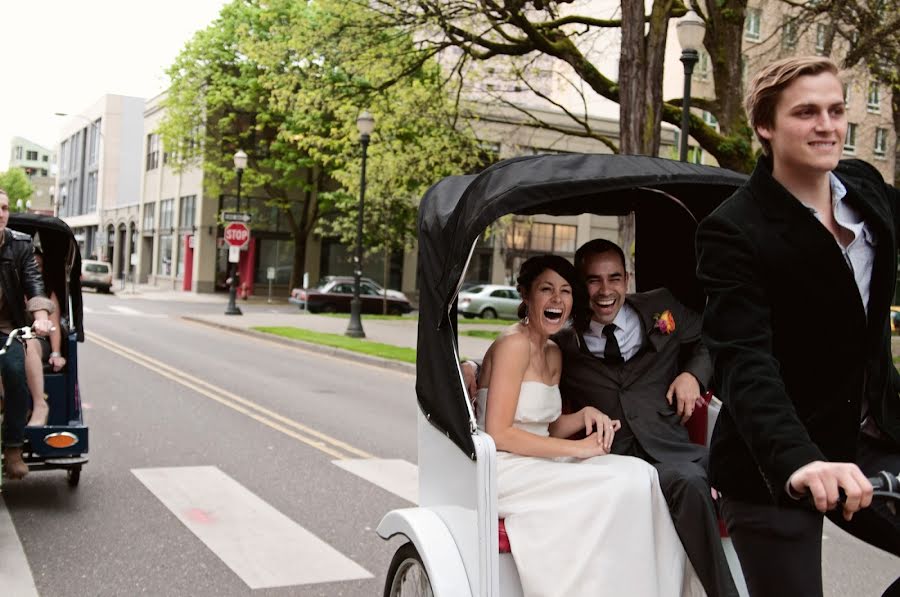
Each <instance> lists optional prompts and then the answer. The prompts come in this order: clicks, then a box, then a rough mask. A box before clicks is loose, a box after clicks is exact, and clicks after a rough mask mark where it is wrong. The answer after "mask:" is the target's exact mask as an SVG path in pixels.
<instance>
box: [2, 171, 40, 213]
mask: <svg viewBox="0 0 900 597" xmlns="http://www.w3.org/2000/svg"><path fill="white" fill-rule="evenodd" d="M0 189H3V190H4V191H6V194H7V195H8V196H9V208H10V210H11V211H22V210H23V209H24V207H23V208H22V209H19V208H18V207H17V206H16V203H17V202H18V201H20V200H21V201H22V202H23V203H24V202H25V201H26V200H27V199H28V198H29V197H31V196H32V195H33V194H34V187H33V186H31V181H29V180H28V175H27V174H25V171H24V170H22V169H21V168H10V169H9V170H7V171H6V172H2V173H0Z"/></svg>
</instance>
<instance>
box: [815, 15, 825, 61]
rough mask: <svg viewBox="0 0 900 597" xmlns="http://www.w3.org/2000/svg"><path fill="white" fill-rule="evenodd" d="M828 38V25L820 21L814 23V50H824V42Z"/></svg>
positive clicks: (820, 51)
mask: <svg viewBox="0 0 900 597" xmlns="http://www.w3.org/2000/svg"><path fill="white" fill-rule="evenodd" d="M827 38H828V26H827V25H824V24H822V23H819V24H818V25H816V52H819V53H820V54H821V53H824V52H825V42H826V41H827Z"/></svg>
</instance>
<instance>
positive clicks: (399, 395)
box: [0, 293, 900, 597]
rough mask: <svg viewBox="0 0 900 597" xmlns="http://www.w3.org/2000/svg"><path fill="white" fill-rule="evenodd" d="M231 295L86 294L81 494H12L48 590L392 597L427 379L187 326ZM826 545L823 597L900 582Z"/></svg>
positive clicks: (839, 545)
mask: <svg viewBox="0 0 900 597" xmlns="http://www.w3.org/2000/svg"><path fill="white" fill-rule="evenodd" d="M217 298H218V299H221V300H217V302H189V303H188V302H174V301H158V300H144V299H141V298H134V297H132V298H126V297H124V296H122V297H120V296H116V295H112V296H106V295H100V294H93V293H86V294H85V305H86V313H85V332H86V335H87V341H86V342H85V343H84V344H83V345H81V346H80V347H79V349H80V353H79V358H80V386H81V394H82V400H83V402H84V406H85V420H86V423H87V424H88V425H89V426H90V434H91V435H90V437H91V448H90V454H89V457H90V462H89V463H88V464H87V465H86V466H85V468H84V471H83V473H82V477H81V484H80V486H79V487H77V488H76V489H70V488H69V487H67V485H66V482H65V475H64V474H63V473H62V472H60V471H49V472H35V473H32V474H31V475H29V476H28V478H27V479H26V480H24V481H22V482H13V481H8V480H7V481H4V483H3V492H2V494H0V497H2V499H0V514H2V508H3V504H5V508H6V509H7V510H8V511H9V514H10V515H11V518H12V522H13V524H14V527H15V531H16V533H17V534H18V538H19V540H20V541H21V547H22V549H23V550H24V554H25V556H26V557H27V562H28V568H30V572H31V575H32V576H33V581H34V585H35V586H36V588H37V594H39V595H67V596H81V595H85V596H87V595H91V596H93V595H126V594H128V595H131V594H138V593H142V594H147V595H196V596H203V595H247V594H251V593H252V594H254V595H304V596H305V595H310V596H312V595H322V596H332V595H344V596H356V595H358V596H364V595H365V596H369V595H377V594H380V593H381V590H382V586H383V583H384V575H385V572H386V570H387V567H388V563H389V561H390V558H391V556H392V555H393V551H394V549H396V547H397V546H398V545H399V540H394V541H392V542H391V543H390V544H388V543H385V542H384V541H382V540H381V539H380V538H379V537H378V536H377V535H376V534H375V532H374V528H375V527H376V526H377V524H378V522H379V520H380V519H381V517H382V516H383V515H384V514H385V513H386V512H388V511H389V510H391V509H394V508H402V507H409V506H411V505H412V502H411V500H413V499H414V496H415V483H414V481H415V466H414V465H415V463H416V437H415V412H416V411H415V409H416V402H415V390H414V383H415V379H414V376H412V375H410V374H408V373H405V372H400V371H394V370H389V369H384V368H379V367H375V366H372V365H367V364H362V363H355V362H351V361H347V360H342V359H338V358H334V357H330V356H325V355H322V354H317V353H315V352H311V351H307V350H304V349H301V348H294V347H290V346H285V345H282V344H276V343H272V342H268V341H265V340H261V339H257V338H253V337H248V336H246V335H242V334H238V333H234V332H230V331H227V330H223V329H218V328H214V327H209V326H205V325H202V324H199V323H193V322H188V321H184V320H183V319H181V316H184V315H203V314H221V312H222V309H223V307H224V298H221V297H217ZM241 308H242V309H244V312H245V313H248V314H249V313H252V312H256V311H262V312H272V313H275V314H279V315H280V316H283V321H282V323H281V324H280V325H293V321H297V318H300V317H312V316H308V315H299V314H298V312H297V310H296V308H295V307H293V306H289V305H265V304H255V305H246V306H245V305H243V304H242V305H241ZM414 329H415V327H414V324H410V330H412V331H411V333H413V334H414ZM403 496H405V497H403ZM3 530H4V529H3V517H0V539H2V538H4V537H6V538H7V540H8V538H9V533H4V532H3ZM4 549H8V546H4V545H0V553H3V550H4ZM824 550H825V556H824V557H825V562H824V569H825V586H826V595H830V596H837V595H855V596H856V595H858V596H866V595H880V594H881V591H882V590H883V589H884V588H885V587H886V586H887V584H889V582H890V581H891V580H893V578H895V577H896V576H897V575H898V574H900V559H898V558H896V557H894V556H891V555H888V554H886V553H884V552H881V551H879V550H876V549H874V548H871V547H868V546H866V545H864V544H862V543H860V542H858V541H857V540H855V539H853V538H852V537H849V536H848V535H846V534H845V533H843V532H842V531H840V530H839V529H837V528H836V527H834V526H831V525H827V526H826V539H825V541H824ZM0 565H2V564H0ZM13 572H15V571H13ZM20 572H21V571H20ZM0 573H2V574H10V571H8V570H5V569H3V568H0ZM0 576H2V575H0ZM3 594H4V595H9V593H6V592H5V591H3ZM24 594H28V593H23V595H24ZM30 594H34V593H30ZM12 597H17V596H15V595H14V596H12Z"/></svg>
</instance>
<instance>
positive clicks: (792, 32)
mask: <svg viewBox="0 0 900 597" xmlns="http://www.w3.org/2000/svg"><path fill="white" fill-rule="evenodd" d="M781 47H782V48H784V49H786V50H790V49H793V48H795V47H797V21H796V20H795V19H794V18H793V17H785V18H784V23H783V24H782V25H781Z"/></svg>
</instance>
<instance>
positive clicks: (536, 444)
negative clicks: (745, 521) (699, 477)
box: [476, 255, 704, 597]
mask: <svg viewBox="0 0 900 597" xmlns="http://www.w3.org/2000/svg"><path fill="white" fill-rule="evenodd" d="M517 282H518V288H519V293H520V294H521V295H522V297H523V301H522V305H521V306H520V307H519V317H520V318H521V321H520V322H519V323H516V324H514V325H512V326H510V327H509V328H508V329H507V330H506V331H505V332H504V333H503V334H502V335H501V336H500V337H499V338H498V339H497V340H496V341H495V342H494V343H493V344H492V345H491V347H490V349H489V350H488V352H487V354H486V355H485V358H484V363H483V366H482V372H481V376H480V380H481V382H482V386H483V387H481V388H480V389H479V390H478V393H477V395H476V402H477V404H478V407H479V408H478V411H479V416H481V415H483V417H484V418H483V420H482V421H480V424H481V425H482V426H483V428H484V429H485V431H487V433H488V434H490V436H491V437H492V438H493V439H494V442H495V444H496V446H497V486H498V506H499V512H500V517H501V518H504V519H505V524H506V531H507V533H508V535H509V538H510V544H511V546H512V555H513V558H514V559H515V562H516V567H517V568H518V571H519V576H520V578H521V581H522V587H523V589H524V591H525V595H526V596H535V597H536V596H541V597H548V596H552V595H558V596H560V597H562V596H566V597H575V596H581V595H583V596H585V597H587V596H590V597H597V596H600V595H622V596H625V595H628V596H637V597H663V596H666V597H668V596H672V597H677V596H679V595H704V592H703V589H702V587H701V585H700V582H699V581H698V580H697V578H696V575H695V574H694V571H693V568H691V565H690V563H689V561H688V559H687V556H686V555H685V552H684V549H683V548H682V546H681V543H680V541H679V539H678V535H677V534H676V532H675V527H674V526H673V524H672V520H671V518H670V517H669V511H668V508H667V506H666V501H665V498H664V497H663V494H662V491H661V490H660V488H659V481H658V479H657V475H656V469H654V468H653V467H652V466H651V465H649V464H647V463H646V462H644V461H642V460H639V459H637V458H632V457H629V456H618V455H611V454H609V449H610V446H611V445H612V436H613V433H614V432H615V430H616V429H618V428H619V426H620V423H619V421H614V420H610V419H609V417H607V416H606V415H604V414H603V413H602V412H600V411H599V410H597V409H595V408H592V407H587V408H584V409H582V410H580V411H578V412H576V413H573V414H567V415H563V414H561V412H562V401H561V398H560V393H559V388H558V385H557V384H558V383H559V377H560V373H561V369H562V355H561V353H560V350H559V347H557V345H556V344H555V343H554V342H553V341H552V340H550V336H551V335H552V334H555V333H556V332H558V331H560V330H561V329H562V328H563V326H564V325H566V322H567V321H568V320H569V318H570V315H572V314H573V313H574V316H573V319H574V325H576V326H578V325H587V321H588V319H589V312H588V296H587V291H586V289H585V288H584V287H583V286H582V284H581V282H580V281H579V280H578V277H577V275H576V272H575V268H574V266H572V264H570V263H569V262H568V261H567V260H566V259H564V258H562V257H558V256H555V255H543V256H539V257H532V258H531V259H528V260H527V261H525V262H524V263H523V264H522V267H521V269H520V271H519V277H518V279H517ZM485 402H486V404H485ZM582 430H583V431H584V433H585V435H586V437H584V438H583V439H578V440H570V439H565V438H567V437H570V436H572V435H573V434H576V433H578V432H580V431H582Z"/></svg>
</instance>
